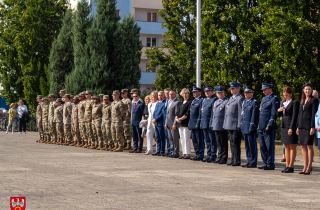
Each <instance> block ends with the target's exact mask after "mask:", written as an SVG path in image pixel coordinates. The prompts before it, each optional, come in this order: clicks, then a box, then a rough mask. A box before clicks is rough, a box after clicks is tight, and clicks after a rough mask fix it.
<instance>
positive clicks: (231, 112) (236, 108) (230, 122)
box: [223, 82, 244, 166]
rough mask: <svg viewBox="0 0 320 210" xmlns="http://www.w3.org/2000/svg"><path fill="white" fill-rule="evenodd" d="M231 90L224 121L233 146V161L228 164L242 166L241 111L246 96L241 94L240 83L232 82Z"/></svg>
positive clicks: (224, 126) (224, 127)
mask: <svg viewBox="0 0 320 210" xmlns="http://www.w3.org/2000/svg"><path fill="white" fill-rule="evenodd" d="M230 91H231V94H232V97H230V98H229V100H228V102H227V105H226V111H225V117H224V122H223V129H225V130H228V132H229V137H230V147H231V162H230V163H229V164H227V165H231V166H240V165H241V158H240V156H241V148H240V146H241V138H242V133H241V129H240V124H241V112H242V104H243V101H244V97H243V96H242V95H240V93H239V92H240V83H238V82H230Z"/></svg>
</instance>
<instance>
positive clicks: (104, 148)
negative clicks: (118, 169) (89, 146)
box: [101, 144, 109, 150]
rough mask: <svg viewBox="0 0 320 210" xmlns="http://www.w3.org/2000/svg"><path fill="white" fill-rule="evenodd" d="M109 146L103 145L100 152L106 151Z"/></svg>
mask: <svg viewBox="0 0 320 210" xmlns="http://www.w3.org/2000/svg"><path fill="white" fill-rule="evenodd" d="M108 146H109V145H107V144H105V145H104V147H103V148H101V150H107V148H108Z"/></svg>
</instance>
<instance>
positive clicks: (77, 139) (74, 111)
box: [70, 96, 83, 147]
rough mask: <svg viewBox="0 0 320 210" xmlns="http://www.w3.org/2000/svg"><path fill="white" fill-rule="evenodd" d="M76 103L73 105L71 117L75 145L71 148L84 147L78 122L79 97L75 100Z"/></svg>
mask: <svg viewBox="0 0 320 210" xmlns="http://www.w3.org/2000/svg"><path fill="white" fill-rule="evenodd" d="M73 101H74V103H73V104H72V115H71V131H72V136H73V144H70V146H77V147H82V146H83V143H81V137H80V130H79V121H78V104H79V96H75V97H74V98H73Z"/></svg>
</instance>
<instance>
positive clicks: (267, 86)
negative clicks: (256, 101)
mask: <svg viewBox="0 0 320 210" xmlns="http://www.w3.org/2000/svg"><path fill="white" fill-rule="evenodd" d="M268 88H273V84H270V83H262V89H261V90H265V89H268Z"/></svg>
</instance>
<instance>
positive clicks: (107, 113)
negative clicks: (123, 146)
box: [101, 103, 113, 145]
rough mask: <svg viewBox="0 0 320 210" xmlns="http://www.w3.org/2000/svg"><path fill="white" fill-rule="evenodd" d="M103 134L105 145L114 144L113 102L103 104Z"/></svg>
mask: <svg viewBox="0 0 320 210" xmlns="http://www.w3.org/2000/svg"><path fill="white" fill-rule="evenodd" d="M101 126H102V135H103V143H104V144H105V145H110V144H113V140H112V135H111V103H109V104H107V105H105V104H104V105H103V112H102V125H101Z"/></svg>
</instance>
